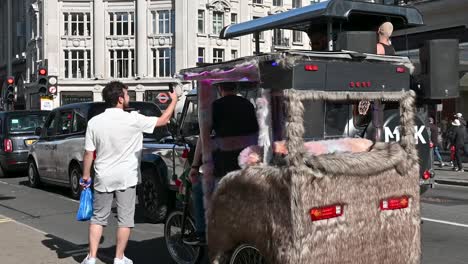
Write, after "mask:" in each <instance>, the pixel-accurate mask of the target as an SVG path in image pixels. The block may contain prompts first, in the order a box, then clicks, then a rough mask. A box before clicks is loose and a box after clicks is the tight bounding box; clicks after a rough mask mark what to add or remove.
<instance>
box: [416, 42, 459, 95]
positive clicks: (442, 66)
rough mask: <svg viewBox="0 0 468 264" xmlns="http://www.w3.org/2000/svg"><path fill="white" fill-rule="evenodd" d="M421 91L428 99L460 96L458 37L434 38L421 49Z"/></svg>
mask: <svg viewBox="0 0 468 264" xmlns="http://www.w3.org/2000/svg"><path fill="white" fill-rule="evenodd" d="M419 60H420V62H421V76H420V78H419V79H420V80H421V82H420V83H421V92H422V93H423V97H424V98H426V99H449V98H456V97H458V96H459V73H458V71H459V64H460V61H459V49H458V40H457V39H434V40H429V41H426V42H425V43H424V46H423V47H422V48H420V50H419Z"/></svg>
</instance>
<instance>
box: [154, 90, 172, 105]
mask: <svg viewBox="0 0 468 264" xmlns="http://www.w3.org/2000/svg"><path fill="white" fill-rule="evenodd" d="M156 98H158V100H159V102H160V103H161V104H165V103H167V101H169V96H168V95H167V93H159V94H158V96H156Z"/></svg>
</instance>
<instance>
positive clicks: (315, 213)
mask: <svg viewBox="0 0 468 264" xmlns="http://www.w3.org/2000/svg"><path fill="white" fill-rule="evenodd" d="M342 215H343V205H331V206H325V207H319V208H312V209H310V218H311V220H312V221H319V220H324V219H330V218H335V217H338V216H342Z"/></svg>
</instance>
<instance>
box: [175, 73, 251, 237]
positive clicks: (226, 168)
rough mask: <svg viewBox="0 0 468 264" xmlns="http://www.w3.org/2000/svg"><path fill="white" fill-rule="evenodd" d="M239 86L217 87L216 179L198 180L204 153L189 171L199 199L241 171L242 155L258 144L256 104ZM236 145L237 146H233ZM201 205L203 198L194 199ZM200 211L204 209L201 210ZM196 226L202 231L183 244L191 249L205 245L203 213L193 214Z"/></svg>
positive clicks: (214, 129) (214, 127) (214, 110)
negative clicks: (199, 188)
mask: <svg viewBox="0 0 468 264" xmlns="http://www.w3.org/2000/svg"><path fill="white" fill-rule="evenodd" d="M236 87H237V83H235V82H225V83H220V84H218V88H219V93H220V95H221V98H219V99H217V100H215V101H214V102H213V104H212V120H213V123H212V127H211V131H212V132H213V134H214V141H215V144H216V146H217V149H216V150H214V152H213V165H214V175H213V176H214V178H209V177H207V175H206V174H204V175H203V179H202V181H200V179H198V178H197V177H199V175H200V174H199V173H198V171H199V170H198V168H199V167H200V165H201V161H202V159H201V151H199V150H196V151H195V153H196V155H195V157H194V160H193V163H192V169H191V171H190V178H191V179H192V182H195V183H198V184H202V185H203V192H197V193H196V194H197V195H198V196H199V195H207V194H211V193H213V192H214V190H215V188H216V186H217V183H218V182H219V180H220V179H221V178H222V177H223V176H225V175H226V174H227V173H229V172H231V171H235V170H239V169H240V167H239V161H238V158H239V154H240V152H241V151H242V150H243V149H244V148H246V147H248V146H251V145H256V144H257V140H258V130H259V127H258V122H257V115H256V112H255V107H254V106H253V104H252V103H251V102H250V101H249V100H247V99H245V98H243V97H241V96H238V95H237V93H236V92H237V88H236ZM200 142H201V140H200V139H199V140H198V144H197V149H198V148H201V143H200ZM233 143H234V144H233ZM194 198H195V199H194V200H197V201H200V200H201V199H200V197H194ZM200 208H201V209H200ZM203 208H204V210H206V208H207V206H204V207H202V206H196V208H195V210H202V209H203ZM194 214H195V216H199V217H197V219H195V222H196V226H197V227H199V228H200V229H198V230H196V232H195V233H193V234H191V235H190V236H188V237H187V238H186V239H184V243H186V244H189V245H200V244H203V243H205V239H206V237H205V230H204V227H205V225H204V224H203V223H204V221H205V219H204V218H203V219H202V218H201V217H203V216H204V214H203V213H200V212H195V213H194Z"/></svg>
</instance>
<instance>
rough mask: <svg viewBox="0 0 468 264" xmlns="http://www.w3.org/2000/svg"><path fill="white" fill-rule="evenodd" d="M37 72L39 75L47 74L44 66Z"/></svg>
mask: <svg viewBox="0 0 468 264" xmlns="http://www.w3.org/2000/svg"><path fill="white" fill-rule="evenodd" d="M38 72H39V75H47V70H46V69H44V68H40V69H39V71H38Z"/></svg>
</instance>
